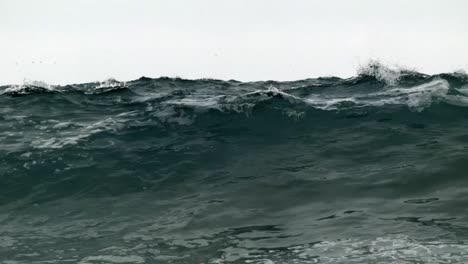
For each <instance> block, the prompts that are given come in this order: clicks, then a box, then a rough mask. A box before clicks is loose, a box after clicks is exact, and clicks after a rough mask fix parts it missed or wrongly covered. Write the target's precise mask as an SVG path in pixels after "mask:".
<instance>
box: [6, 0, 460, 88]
mask: <svg viewBox="0 0 468 264" xmlns="http://www.w3.org/2000/svg"><path fill="white" fill-rule="evenodd" d="M467 12H468V1H466V0H385V1H384V0H326V1H324V0H320V1H319V0H230V1H227V0H193V1H192V0H185V1H183V0H164V1H163V0H40V1H39V0H30V1H27V0H0V84H7V83H22V82H23V80H24V79H29V80H40V81H45V82H48V83H51V84H64V83H75V82H87V81H97V80H104V79H106V78H110V77H113V78H117V79H119V80H131V79H136V78H138V77H140V76H143V75H144V76H149V77H159V76H171V77H174V76H180V77H184V78H202V77H207V78H221V79H239V80H245V81H247V80H265V79H275V80H293V79H301V78H309V77H318V76H329V75H335V76H342V77H348V76H351V75H354V74H355V72H356V68H357V67H358V66H359V65H360V64H363V63H365V62H366V61H367V60H369V59H370V58H374V59H379V60H381V61H382V62H384V63H387V64H390V65H392V64H399V65H403V66H408V67H412V68H416V69H418V70H419V71H422V72H426V73H438V72H449V71H454V70H458V69H465V70H466V69H468V13H467Z"/></svg>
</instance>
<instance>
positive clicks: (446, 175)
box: [0, 64, 468, 264]
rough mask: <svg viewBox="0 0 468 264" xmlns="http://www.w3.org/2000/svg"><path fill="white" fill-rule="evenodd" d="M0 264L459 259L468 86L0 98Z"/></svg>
mask: <svg viewBox="0 0 468 264" xmlns="http://www.w3.org/2000/svg"><path fill="white" fill-rule="evenodd" d="M0 105H1V106H0V150H1V151H0V263H2V264H23V263H28V264H29V263H80V264H85V263H88V264H93V263H94V264H95V263H175V264H178V263H190V264H192V263H265V264H271V263H298V264H299V263H465V262H468V244H467V242H468V213H467V212H468V211H467V205H468V198H467V197H468V195H467V194H468V188H467V187H468V178H467V175H468V174H467V171H468V155H467V154H468V134H467V131H468V76H467V75H466V74H464V73H461V72H459V73H450V74H439V75H433V76H430V75H425V74H421V73H417V72H414V71H408V70H395V69H389V68H386V67H384V66H382V65H379V64H371V65H369V66H367V67H365V68H363V69H361V70H360V71H359V73H358V74H357V76H356V77H353V78H349V79H341V78H337V77H324V78H316V79H306V80H300V81H292V82H276V81H263V82H239V81H234V80H229V81H221V80H211V79H202V80H185V79H179V78H158V79H151V78H146V77H142V78H140V79H138V80H134V81H129V82H118V81H116V80H107V81H105V82H101V83H86V84H73V85H66V86H50V85H47V84H44V83H39V82H30V83H25V84H22V85H8V86H2V87H0Z"/></svg>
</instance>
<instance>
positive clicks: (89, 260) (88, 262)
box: [78, 255, 145, 264]
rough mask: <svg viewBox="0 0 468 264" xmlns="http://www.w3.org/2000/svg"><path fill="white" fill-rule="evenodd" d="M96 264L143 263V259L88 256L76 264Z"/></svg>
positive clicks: (138, 257)
mask: <svg viewBox="0 0 468 264" xmlns="http://www.w3.org/2000/svg"><path fill="white" fill-rule="evenodd" d="M96 263H103V264H104V263H136V264H138V263H145V259H144V258H143V257H140V256H136V255H130V256H112V255H100V256H89V257H86V258H84V259H82V260H81V261H80V262H78V264H96Z"/></svg>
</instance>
